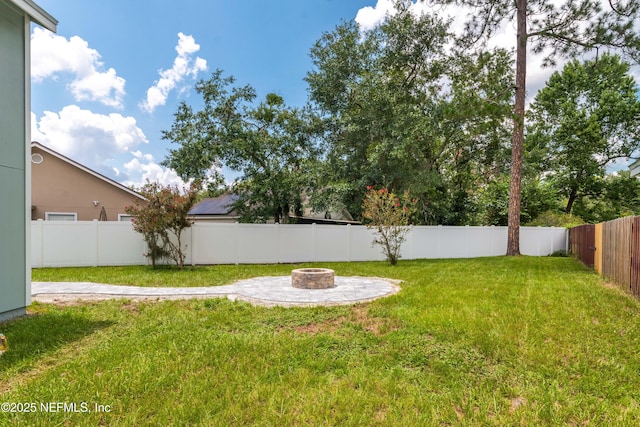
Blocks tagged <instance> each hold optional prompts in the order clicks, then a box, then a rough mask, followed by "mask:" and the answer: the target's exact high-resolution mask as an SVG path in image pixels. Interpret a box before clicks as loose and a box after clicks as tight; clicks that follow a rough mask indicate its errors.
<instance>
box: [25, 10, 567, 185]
mask: <svg viewBox="0 0 640 427" xmlns="http://www.w3.org/2000/svg"><path fill="white" fill-rule="evenodd" d="M36 1H37V3H38V4H39V5H40V6H41V7H43V8H44V9H45V10H46V11H47V12H49V13H50V14H51V15H53V16H54V17H55V18H56V19H57V20H58V21H59V24H58V32H57V34H52V33H49V32H48V31H46V30H43V29H41V28H39V27H37V26H33V27H32V35H31V46H32V58H31V64H32V108H31V110H32V139H33V140H36V141H39V142H41V143H43V144H45V145H47V146H49V147H51V148H53V149H54V150H57V151H59V152H60V153H62V154H64V155H66V156H68V157H71V158H72V159H74V160H76V161H78V162H80V163H82V164H84V165H86V166H88V167H89V168H91V169H94V170H96V171H98V172H100V173H102V174H104V175H106V176H108V177H110V178H112V179H115V180H117V181H119V182H122V183H124V184H125V185H135V186H140V185H142V184H143V183H144V182H145V180H150V181H155V180H158V181H160V182H162V183H166V184H168V183H174V184H181V180H180V179H179V178H178V177H177V176H176V175H175V173H174V172H173V171H171V170H167V169H166V168H163V167H161V166H159V163H160V162H161V161H162V160H163V159H164V158H165V156H166V154H167V152H168V149H169V148H170V147H171V146H172V144H170V143H169V142H168V141H163V140H162V139H161V131H162V130H167V129H169V128H170V127H171V124H172V122H173V113H174V112H175V111H176V108H177V105H178V103H179V102H180V101H182V100H186V101H187V102H188V103H193V104H197V103H198V101H199V99H198V96H197V94H196V93H195V91H194V85H195V83H196V82H197V81H198V80H200V79H202V78H207V77H209V76H210V74H211V73H212V72H213V71H214V70H216V69H217V68H221V69H223V70H224V71H225V73H226V74H227V75H233V76H235V77H236V79H237V83H238V84H241V85H244V84H250V85H252V86H253V87H254V88H256V90H257V92H258V95H259V97H263V96H264V95H265V94H267V93H269V92H275V93H278V94H279V95H281V96H283V97H284V99H285V102H287V103H288V104H289V105H294V106H301V105H303V104H304V103H305V102H306V100H307V90H306V84H305V82H304V80H303V79H304V77H305V75H306V73H307V71H309V70H310V69H311V61H310V58H309V50H310V48H311V46H312V45H313V43H314V42H315V41H316V40H317V39H318V38H320V36H321V35H322V33H323V32H326V31H331V30H333V29H334V28H335V27H336V26H337V25H338V24H339V23H340V22H341V21H342V20H345V21H348V20H353V19H355V20H356V21H357V22H358V23H359V24H360V25H361V26H362V27H363V28H371V27H372V26H374V25H376V24H377V23H379V22H381V20H382V19H383V18H384V16H385V13H389V12H392V11H393V6H392V3H393V0H274V1H265V0H242V1H239V0H182V1H179V2H176V1H169V0H153V1H142V0H108V1H98V0H36ZM426 3H427V2H425V3H420V4H414V9H415V10H416V11H419V10H420V9H425V8H426V7H427V6H425V4H426ZM453 15H454V16H456V15H457V18H458V19H456V22H454V25H453V26H454V28H458V29H459V28H461V27H462V23H463V20H462V17H464V15H463V14H460V13H456V12H455V11H454V12H453ZM514 39H515V37H514V36H513V29H512V28H509V26H506V27H505V28H504V30H503V31H502V32H500V33H499V34H498V36H497V38H496V40H495V44H497V45H502V46H507V47H509V45H510V43H511V42H512V41H513V40H514ZM538 59H539V58H538ZM538 59H536V58H531V60H530V61H529V67H528V88H529V96H532V95H533V94H534V93H535V91H536V90H537V89H539V88H540V87H542V86H543V85H544V82H545V81H546V79H547V78H548V76H549V75H550V73H551V72H552V71H553V70H548V69H546V70H543V69H542V68H541V67H540V64H539V60H538ZM560 66H561V64H560ZM225 176H226V178H227V179H228V180H231V179H232V178H233V177H234V176H233V174H231V173H229V172H228V171H225Z"/></svg>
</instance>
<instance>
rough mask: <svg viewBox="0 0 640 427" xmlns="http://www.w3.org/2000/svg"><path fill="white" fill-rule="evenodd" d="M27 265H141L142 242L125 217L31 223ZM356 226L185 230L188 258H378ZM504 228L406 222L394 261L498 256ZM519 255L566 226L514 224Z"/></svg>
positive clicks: (547, 242)
mask: <svg viewBox="0 0 640 427" xmlns="http://www.w3.org/2000/svg"><path fill="white" fill-rule="evenodd" d="M31 227H32V230H31V261H32V265H33V266H34V267H63V266H92V265H128V264H147V263H148V260H147V258H146V257H144V255H143V254H144V252H146V244H145V243H144V240H143V239H142V236H141V235H140V234H138V233H136V232H135V231H134V230H133V228H132V227H131V224H130V223H117V222H98V221H77V222H56V221H41V220H39V221H32V225H31ZM373 237H374V232H373V231H372V230H369V229H367V228H366V227H363V226H351V225H349V226H343V225H316V224H312V225H278V224H215V223H214V224H207V223H197V224H194V225H193V227H192V228H191V229H188V230H185V232H184V234H183V238H182V242H183V248H184V250H185V253H186V255H187V259H186V262H187V263H189V264H248V263H278V262H285V263H294V262H310V261H317V262H330V261H375V260H384V255H383V253H382V250H381V247H380V246H377V245H376V246H372V244H371V242H372V240H373ZM506 248H507V227H453V226H417V227H412V228H411V231H410V232H409V234H408V235H407V241H406V242H405V243H404V245H403V246H402V259H419V258H472V257H482V256H500V255H504V254H505V252H506ZM520 249H521V252H522V254H523V255H536V256H544V255H549V254H551V253H553V252H555V251H558V250H566V249H567V230H565V229H564V228H558V227H555V228H554V227H521V229H520Z"/></svg>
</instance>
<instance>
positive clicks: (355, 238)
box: [349, 226, 385, 261]
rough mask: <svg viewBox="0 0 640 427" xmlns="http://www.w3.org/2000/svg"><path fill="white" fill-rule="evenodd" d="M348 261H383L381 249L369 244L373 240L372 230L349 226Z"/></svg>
mask: <svg viewBox="0 0 640 427" xmlns="http://www.w3.org/2000/svg"><path fill="white" fill-rule="evenodd" d="M349 228H350V229H351V230H350V239H349V240H350V243H349V251H350V253H349V261H382V260H384V259H385V257H384V254H383V252H382V247H381V246H379V245H375V246H373V245H372V244H371V242H372V241H373V239H374V238H375V234H374V232H373V230H369V229H367V227H363V226H349Z"/></svg>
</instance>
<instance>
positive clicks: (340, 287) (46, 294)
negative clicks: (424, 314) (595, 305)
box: [31, 276, 400, 306]
mask: <svg viewBox="0 0 640 427" xmlns="http://www.w3.org/2000/svg"><path fill="white" fill-rule="evenodd" d="M398 283H399V281H397V280H392V279H382V278H377V277H343V276H336V277H335V285H336V286H335V287H333V288H328V289H299V288H294V287H293V286H291V276H267V277H254V278H252V279H246V280H240V281H238V282H235V283H233V284H231V285H225V286H211V287H195V288H150V287H139V286H117V285H107V284H100V283H90V282H33V283H32V284H31V297H32V300H33V301H40V302H68V301H75V300H104V299H117V298H129V299H143V300H156V299H159V300H163V299H191V298H216V297H226V298H229V299H231V300H242V301H249V302H251V303H253V304H256V305H266V306H276V305H279V306H315V305H340V304H355V303H359V302H366V301H372V300H374V299H377V298H382V297H385V296H389V295H392V294H395V293H397V292H398V291H400V287H399V286H398Z"/></svg>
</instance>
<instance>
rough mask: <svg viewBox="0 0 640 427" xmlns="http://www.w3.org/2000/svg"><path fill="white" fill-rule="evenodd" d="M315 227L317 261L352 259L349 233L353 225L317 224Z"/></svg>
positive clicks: (315, 256) (315, 255) (315, 254)
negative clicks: (350, 256)
mask: <svg viewBox="0 0 640 427" xmlns="http://www.w3.org/2000/svg"><path fill="white" fill-rule="evenodd" d="M315 227H316V228H315V230H316V233H315V236H314V240H315V244H314V247H315V251H314V258H315V260H316V261H324V262H331V261H350V259H349V252H350V251H349V235H350V234H351V229H352V228H353V227H352V226H350V225H346V226H345V225H316V226H315Z"/></svg>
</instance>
